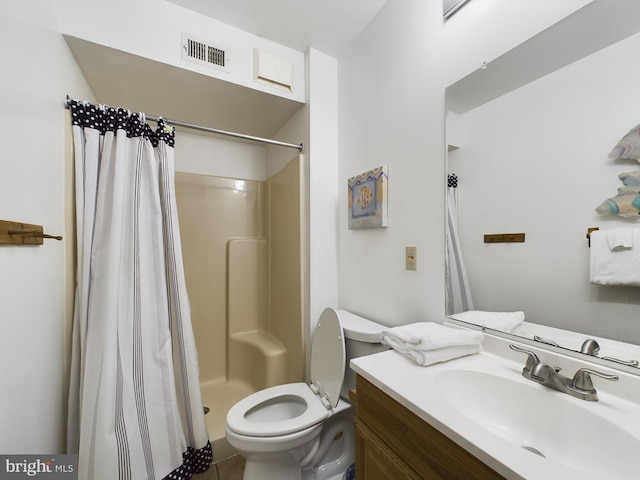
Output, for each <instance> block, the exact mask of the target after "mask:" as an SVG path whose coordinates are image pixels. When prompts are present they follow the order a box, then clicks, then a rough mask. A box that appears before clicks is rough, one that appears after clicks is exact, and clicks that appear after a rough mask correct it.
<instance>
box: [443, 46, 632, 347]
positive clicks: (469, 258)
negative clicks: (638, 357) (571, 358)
mask: <svg viewBox="0 0 640 480" xmlns="http://www.w3.org/2000/svg"><path fill="white" fill-rule="evenodd" d="M639 48H640V34H636V35H634V36H632V37H629V38H627V39H625V40H623V41H621V42H619V43H617V44H615V45H612V46H611V47H609V48H607V49H604V50H601V51H599V52H596V53H594V54H593V55H590V56H589V57H587V58H585V59H582V60H580V61H578V62H575V63H572V64H571V65H569V66H567V67H565V68H563V69H561V70H558V71H556V72H554V73H553V74H550V75H547V76H546V77H544V78H542V79H540V80H538V81H536V82H532V83H530V84H528V85H526V86H524V87H522V88H520V89H518V90H515V91H513V92H510V93H509V94H507V95H503V96H502V97H500V98H498V99H496V100H494V101H492V102H489V103H487V104H485V105H483V106H481V107H478V108H476V109H474V110H471V111H470V112H468V113H466V114H464V115H460V116H458V117H457V119H456V120H457V122H456V123H457V127H458V128H459V129H460V130H461V131H462V132H463V133H462V135H461V136H460V137H459V140H460V143H459V146H460V148H459V149H458V150H455V151H453V152H451V153H450V155H449V165H450V169H451V171H452V172H455V173H456V174H457V175H458V177H459V181H460V187H459V190H458V198H459V209H458V218H459V221H460V226H461V240H462V251H463V252H464V253H465V259H466V265H467V271H468V274H469V281H470V286H471V292H472V294H473V298H474V304H475V308H477V309H480V310H489V311H496V310H498V311H511V310H523V311H524V312H525V315H526V318H527V320H528V321H530V322H534V323H540V324H544V325H551V326H555V327H558V328H564V329H568V330H573V331H579V332H582V333H584V334H591V335H595V336H604V337H608V338H614V339H617V340H621V341H626V342H631V343H636V344H637V343H640V325H639V324H638V321H637V318H636V317H637V314H636V311H637V303H638V301H637V300H635V299H637V298H638V293H637V289H635V288H631V287H627V288H622V287H596V286H593V285H590V284H589V254H590V250H589V247H588V243H587V239H586V238H585V234H586V232H587V228H588V227H601V228H603V229H607V228H614V227H618V226H625V225H627V226H634V225H636V224H637V219H627V220H625V219H623V218H621V217H619V216H600V215H598V214H597V213H596V212H595V208H596V207H597V206H598V205H600V203H601V202H602V201H603V200H605V199H606V198H609V197H613V196H615V195H616V194H617V189H618V187H621V186H622V182H621V181H620V180H619V179H618V174H620V173H622V172H628V171H638V170H640V165H638V162H637V161H635V160H626V161H622V160H621V161H611V160H610V159H608V158H607V154H608V153H609V151H610V150H611V149H612V148H613V146H614V145H615V144H616V143H617V141H618V140H619V139H620V138H621V137H622V136H623V135H625V134H626V133H627V132H628V131H629V130H630V129H631V128H632V127H634V126H635V125H637V124H638V121H639V120H640V113H639V112H640V98H639V97H638V95H637V82H636V81H635V79H636V78H637V77H638V74H640V67H638V65H636V64H634V63H632V62H626V60H625V59H628V58H633V57H634V55H635V52H637V51H638V49H639ZM622 63H624V64H625V74H624V75H621V74H620V67H621V64H622ZM508 232H525V233H526V242H525V243H523V244H496V245H485V244H484V243H483V235H484V234H486V233H508ZM541 300H542V301H541ZM605 319H606V321H605Z"/></svg>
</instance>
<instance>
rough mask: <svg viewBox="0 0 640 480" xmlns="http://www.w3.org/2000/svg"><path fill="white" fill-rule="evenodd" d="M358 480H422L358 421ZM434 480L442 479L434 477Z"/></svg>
mask: <svg viewBox="0 0 640 480" xmlns="http://www.w3.org/2000/svg"><path fill="white" fill-rule="evenodd" d="M356 478H357V480H422V478H423V477H421V476H420V475H418V474H417V473H416V472H414V471H413V469H412V468H411V467H410V466H408V465H406V464H405V463H404V461H403V460H402V459H401V458H400V457H399V456H398V455H396V454H395V452H394V451H393V450H391V449H390V448H389V447H388V446H387V445H386V444H385V443H384V442H383V441H382V440H380V438H379V437H378V436H377V435H376V434H375V433H373V432H372V431H371V430H369V429H368V428H367V426H366V425H364V424H363V423H362V422H359V421H357V420H356ZM433 478H434V480H437V479H439V478H440V477H433Z"/></svg>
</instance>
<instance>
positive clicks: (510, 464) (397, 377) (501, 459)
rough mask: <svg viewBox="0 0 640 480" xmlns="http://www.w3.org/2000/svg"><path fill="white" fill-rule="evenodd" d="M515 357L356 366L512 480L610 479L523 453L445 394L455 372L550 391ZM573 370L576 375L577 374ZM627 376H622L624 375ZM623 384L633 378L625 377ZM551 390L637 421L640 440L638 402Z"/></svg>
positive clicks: (392, 358)
mask: <svg viewBox="0 0 640 480" xmlns="http://www.w3.org/2000/svg"><path fill="white" fill-rule="evenodd" d="M496 342H497V344H501V343H503V342H502V340H495V339H493V338H492V339H491V340H490V341H487V340H485V348H486V345H487V344H491V345H495V344H496ZM507 343H509V342H507ZM503 347H504V345H502V346H501V348H503ZM511 353H512V354H514V355H516V358H518V359H519V360H521V361H514V360H513V359H512V358H505V357H503V356H499V355H496V354H494V353H490V352H489V351H487V349H486V350H485V351H483V352H481V353H479V354H475V355H470V356H467V357H462V358H458V359H455V360H451V361H449V362H444V363H440V364H435V365H431V366H428V367H421V366H418V365H416V364H415V363H414V362H412V361H411V360H409V359H408V358H406V357H404V356H403V355H401V354H399V353H397V352H395V351H393V350H389V351H385V352H381V353H377V354H374V355H369V356H365V357H360V358H357V359H354V360H352V361H351V368H352V369H353V370H355V372H356V373H358V374H359V375H361V376H362V377H364V378H365V379H367V380H368V381H370V382H371V383H373V384H374V385H375V386H376V387H378V388H379V389H380V390H382V391H383V392H385V393H386V394H388V395H389V396H390V397H392V398H393V399H395V400H396V401H398V402H399V403H400V404H402V405H404V406H405V407H406V408H407V409H409V410H410V411H411V412H413V413H414V414H416V415H417V416H418V417H420V418H422V419H423V420H424V421H425V422H427V423H429V424H430V425H432V426H433V427H435V428H436V429H438V430H439V431H440V432H442V433H443V434H444V435H446V436H447V437H449V438H450V439H451V440H453V441H454V442H456V443H457V444H458V445H460V446H461V447H463V448H464V449H466V450H467V451H469V452H470V453H471V454H473V455H474V456H476V457H477V458H479V459H480V460H481V461H483V462H484V463H486V464H487V465H489V466H490V467H491V468H493V469H494V470H496V471H497V472H498V473H500V474H501V475H503V476H504V477H506V478H508V479H526V480H535V479H544V480H553V479H562V480H572V479H576V480H595V479H604V478H605V477H604V476H602V475H593V474H590V473H589V472H586V471H584V470H583V471H581V470H580V467H578V468H575V469H574V468H570V467H567V466H565V465H563V464H560V463H556V462H553V461H551V460H549V459H546V458H542V457H540V456H538V455H535V454H533V453H531V452H529V451H527V450H525V449H523V448H522V446H521V445H516V444H514V443H511V442H509V441H507V440H506V439H505V438H504V437H502V436H499V435H496V434H495V433H492V432H491V431H489V430H487V429H485V428H484V427H482V426H481V425H479V424H477V423H476V422H474V421H472V420H470V418H468V417H467V416H466V415H465V414H462V413H461V412H460V410H458V409H456V408H455V407H454V406H453V405H451V402H449V401H448V400H447V399H446V398H445V396H443V395H442V392H441V391H440V390H441V388H442V384H441V383H440V382H439V375H440V374H441V373H442V372H445V371H447V370H452V369H457V370H472V371H479V372H489V373H491V374H493V375H498V376H503V377H507V378H509V379H510V380H513V381H515V382H525V383H527V382H528V384H533V385H534V386H535V387H536V388H541V389H547V387H543V386H542V385H537V384H535V383H534V382H531V381H530V380H527V379H525V378H523V377H522V375H521V373H522V367H523V366H524V363H525V360H526V357H525V356H524V355H522V354H520V356H519V357H517V355H518V354H516V352H511ZM545 356H546V357H548V354H547V353H546V352H545V353H543V354H541V358H542V359H543V361H544V359H545ZM520 357H521V358H520ZM568 361H573V360H568ZM572 368H573V366H572ZM596 369H598V370H602V369H601V368H600V367H598V366H596ZM568 371H570V372H571V373H573V371H574V370H568ZM623 376H624V375H621V377H623ZM621 380H627V379H625V378H621ZM595 383H597V384H598V385H597V387H598V386H599V385H600V383H599V382H596V381H594V384H595ZM604 383H622V382H604ZM634 389H635V387H634ZM547 390H549V392H548V393H549V395H563V396H566V397H568V398H569V401H575V402H578V403H577V404H576V408H588V409H590V410H591V411H592V412H594V413H595V414H596V415H599V416H605V417H607V418H609V419H612V421H615V422H616V423H618V424H624V425H626V426H629V421H628V420H631V419H632V421H631V432H632V435H633V436H634V437H637V438H640V407H639V406H638V404H637V403H633V402H629V401H628V400H625V399H624V398H619V397H614V396H613V395H611V394H609V393H607V392H605V391H603V390H601V389H598V390H599V394H600V401H599V402H586V401H584V400H579V399H575V398H573V397H570V396H569V395H566V394H562V393H560V392H555V391H553V390H550V389H547ZM468 395H469V396H470V398H473V395H474V392H473V391H472V390H471V389H470V390H469V392H468ZM515 400H516V399H514V401H515ZM570 408H572V407H570ZM531 415H539V416H540V418H541V419H544V415H545V412H544V411H538V412H531ZM554 428H557V429H561V428H571V426H570V425H557V426H554ZM625 428H626V427H625ZM553 434H554V432H553V431H550V435H553ZM594 441H597V442H606V441H607V439H606V438H594ZM639 455H640V452H639ZM633 462H635V459H633ZM634 465H635V463H634ZM572 467H573V466H572ZM634 468H635V467H634ZM634 471H635V475H640V473H638V472H640V470H638V469H637V468H636V469H635V470H634ZM612 478H613V477H610V476H607V478H606V480H611V479H612ZM618 478H626V477H625V476H622V477H618ZM629 478H632V477H629ZM633 478H639V477H633Z"/></svg>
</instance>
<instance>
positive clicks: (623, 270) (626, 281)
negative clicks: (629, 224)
mask: <svg viewBox="0 0 640 480" xmlns="http://www.w3.org/2000/svg"><path fill="white" fill-rule="evenodd" d="M633 237H634V242H640V229H639V228H635V229H633ZM589 280H590V281H591V283H593V284H594V285H610V286H631V287H640V248H631V249H622V250H611V249H610V248H609V241H608V238H607V233H606V231H603V230H597V231H594V232H591V248H590V249H589Z"/></svg>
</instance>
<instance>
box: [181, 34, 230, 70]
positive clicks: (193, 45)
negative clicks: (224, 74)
mask: <svg viewBox="0 0 640 480" xmlns="http://www.w3.org/2000/svg"><path fill="white" fill-rule="evenodd" d="M182 59H183V60H188V61H190V62H194V63H199V64H200V65H206V66H207V67H213V68H218V69H220V70H225V71H228V70H229V55H228V52H227V49H226V48H224V47H220V46H219V45H212V44H211V43H207V42H204V41H202V40H200V39H197V38H195V37H193V35H189V34H187V33H183V34H182Z"/></svg>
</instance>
